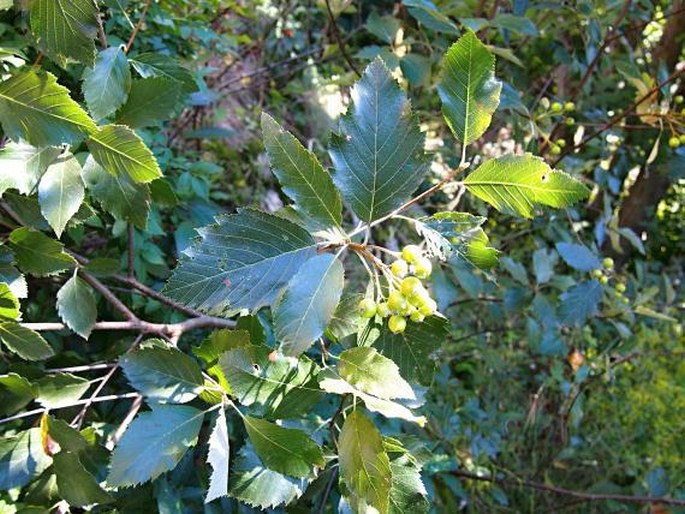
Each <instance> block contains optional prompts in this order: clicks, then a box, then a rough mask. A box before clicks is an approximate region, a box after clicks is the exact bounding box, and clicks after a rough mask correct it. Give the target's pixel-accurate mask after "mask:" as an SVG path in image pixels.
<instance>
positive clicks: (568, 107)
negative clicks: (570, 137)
mask: <svg viewBox="0 0 685 514" xmlns="http://www.w3.org/2000/svg"><path fill="white" fill-rule="evenodd" d="M549 108H550V110H551V111H552V114H557V115H559V114H561V113H562V112H563V113H566V114H571V113H572V112H573V111H575V110H576V104H574V103H573V102H566V103H564V104H562V103H561V102H552V104H551V105H550V106H549ZM575 122H576V120H574V119H573V118H572V117H570V116H566V117H565V118H564V123H566V125H568V126H569V127H570V126H572V125H574V124H575Z"/></svg>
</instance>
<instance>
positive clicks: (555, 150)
mask: <svg viewBox="0 0 685 514" xmlns="http://www.w3.org/2000/svg"><path fill="white" fill-rule="evenodd" d="M549 153H551V154H552V155H559V154H560V153H561V147H560V146H559V145H555V144H552V146H551V148H550V149H549Z"/></svg>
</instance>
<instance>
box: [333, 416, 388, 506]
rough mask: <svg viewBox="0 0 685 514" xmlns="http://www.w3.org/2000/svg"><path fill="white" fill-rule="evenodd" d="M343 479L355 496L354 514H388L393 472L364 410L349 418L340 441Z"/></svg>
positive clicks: (380, 440) (378, 435)
mask: <svg viewBox="0 0 685 514" xmlns="http://www.w3.org/2000/svg"><path fill="white" fill-rule="evenodd" d="M338 453H339V461H340V476H341V478H342V480H343V482H344V483H345V486H347V488H348V489H349V491H350V493H351V494H352V498H351V499H350V502H351V503H352V506H353V509H354V510H355V512H365V511H366V509H367V508H368V507H373V508H374V509H376V510H377V511H378V512H379V513H380V514H387V512H388V510H389V505H390V487H391V482H392V472H391V469H390V459H389V458H388V454H387V453H386V452H385V449H384V448H383V440H382V438H381V434H380V432H379V431H378V429H377V428H376V427H375V426H374V424H373V422H372V421H371V420H370V419H369V418H367V417H366V416H365V415H364V414H362V412H361V409H356V410H354V411H352V413H350V414H349V415H348V416H347V419H346V420H345V424H344V425H343V428H342V431H341V433H340V437H339V439H338Z"/></svg>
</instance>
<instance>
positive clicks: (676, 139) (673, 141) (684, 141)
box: [668, 134, 685, 148]
mask: <svg viewBox="0 0 685 514" xmlns="http://www.w3.org/2000/svg"><path fill="white" fill-rule="evenodd" d="M680 145H685V134H680V136H678V135H677V134H673V135H672V136H671V137H670V139H669V140H668V146H670V147H671V148H678V147H679V146H680Z"/></svg>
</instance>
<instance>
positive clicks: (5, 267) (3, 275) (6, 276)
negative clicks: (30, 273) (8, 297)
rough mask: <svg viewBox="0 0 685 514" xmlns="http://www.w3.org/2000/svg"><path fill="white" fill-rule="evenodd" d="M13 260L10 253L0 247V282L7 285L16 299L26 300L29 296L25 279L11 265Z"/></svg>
mask: <svg viewBox="0 0 685 514" xmlns="http://www.w3.org/2000/svg"><path fill="white" fill-rule="evenodd" d="M13 259H14V256H13V255H12V252H10V251H9V249H7V248H6V247H2V246H0V282H4V283H5V284H7V285H8V287H9V289H10V291H12V294H13V295H14V296H15V297H16V298H26V297H27V296H28V294H29V293H28V285H27V284H26V278H24V275H22V274H21V273H20V272H19V270H18V269H17V268H15V267H14V266H13V265H12V263H13Z"/></svg>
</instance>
